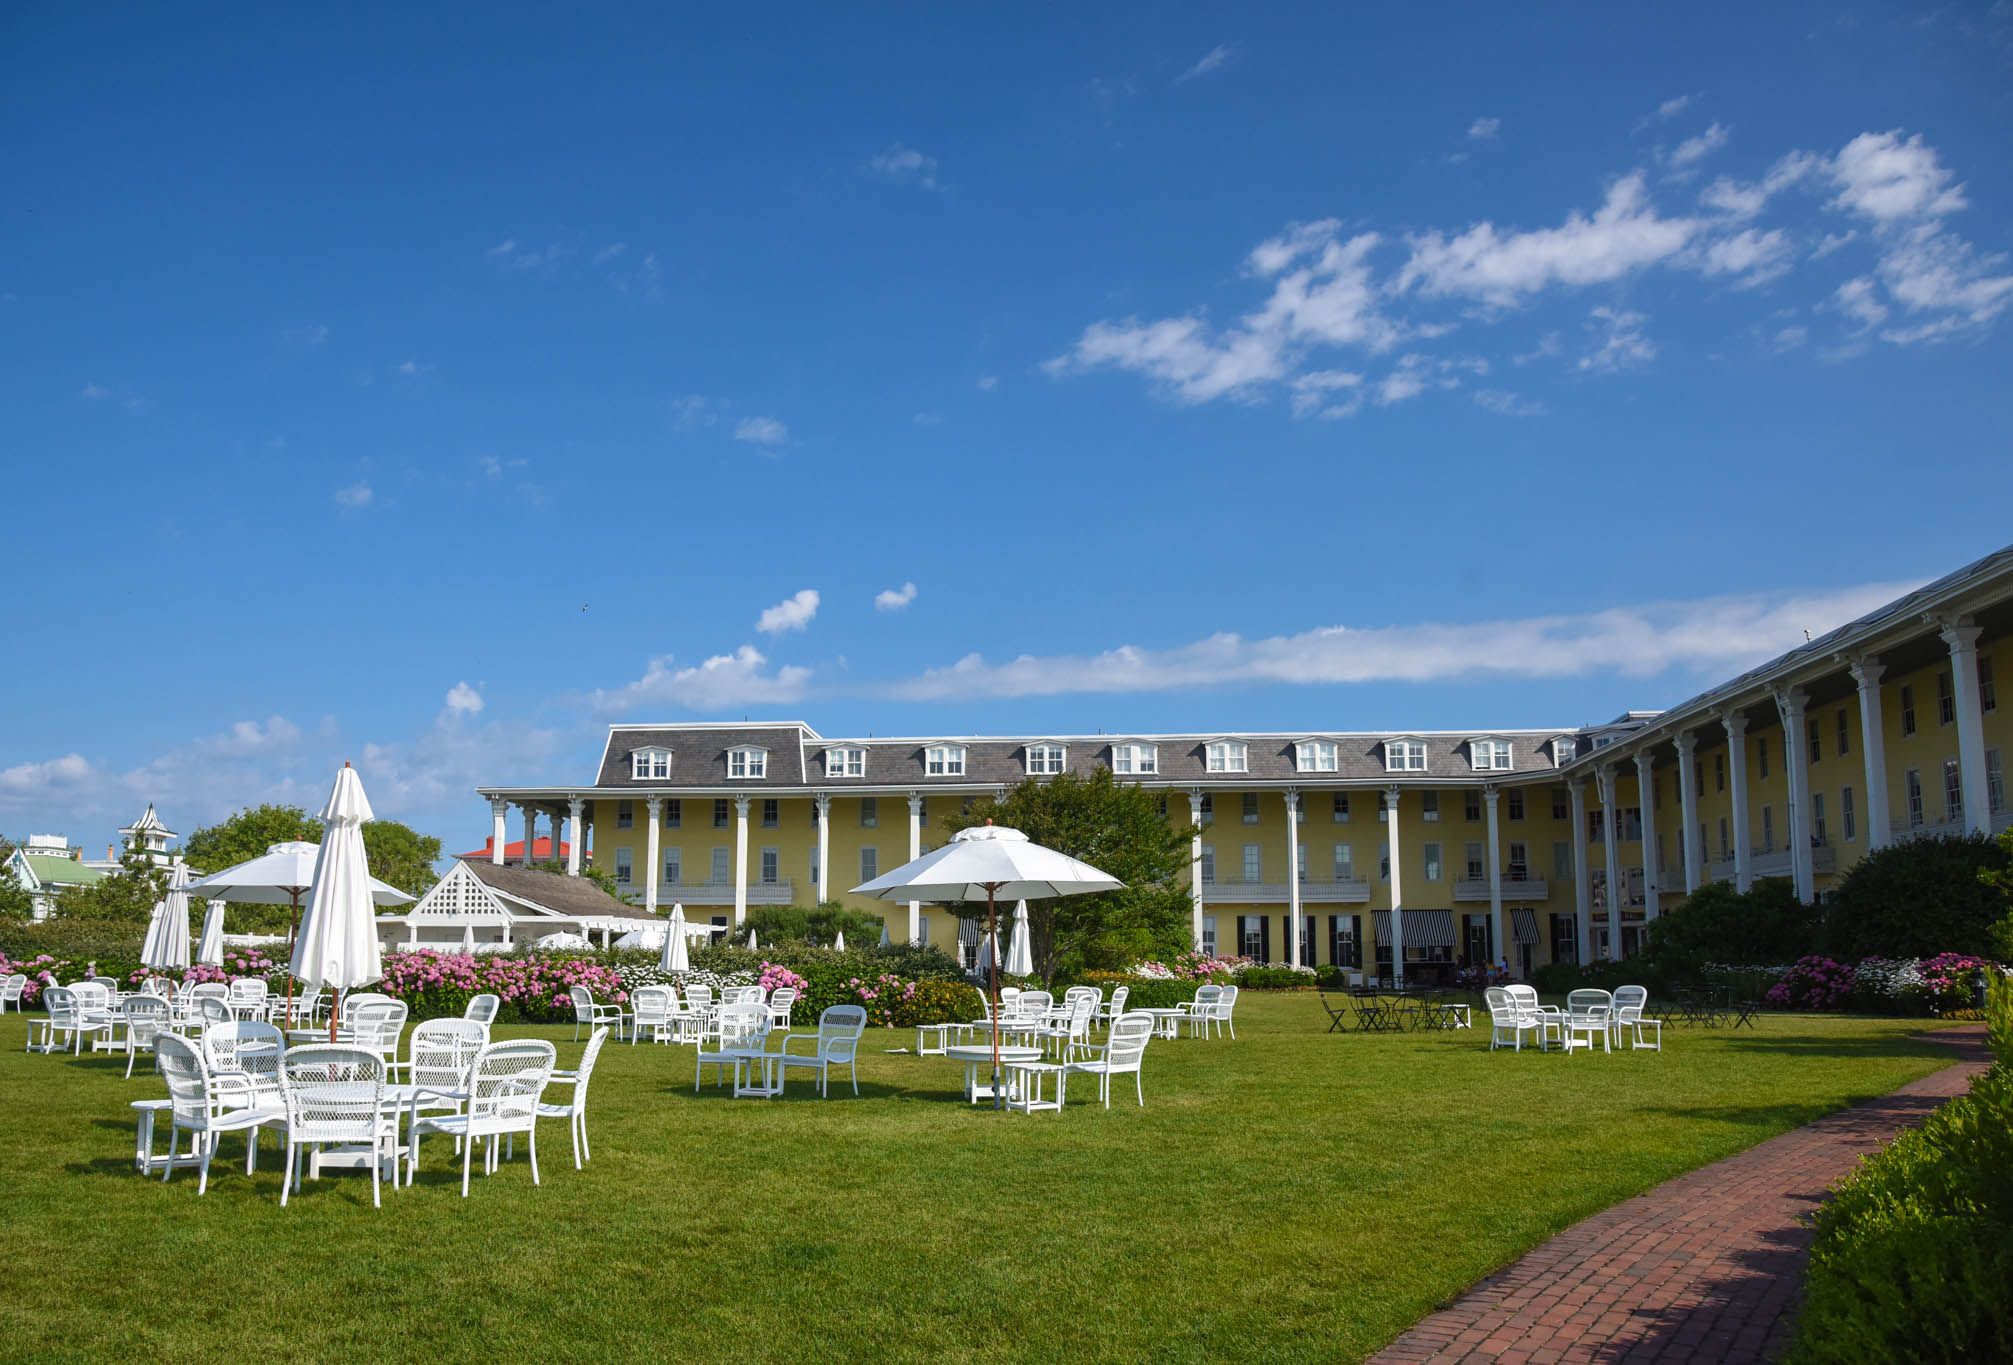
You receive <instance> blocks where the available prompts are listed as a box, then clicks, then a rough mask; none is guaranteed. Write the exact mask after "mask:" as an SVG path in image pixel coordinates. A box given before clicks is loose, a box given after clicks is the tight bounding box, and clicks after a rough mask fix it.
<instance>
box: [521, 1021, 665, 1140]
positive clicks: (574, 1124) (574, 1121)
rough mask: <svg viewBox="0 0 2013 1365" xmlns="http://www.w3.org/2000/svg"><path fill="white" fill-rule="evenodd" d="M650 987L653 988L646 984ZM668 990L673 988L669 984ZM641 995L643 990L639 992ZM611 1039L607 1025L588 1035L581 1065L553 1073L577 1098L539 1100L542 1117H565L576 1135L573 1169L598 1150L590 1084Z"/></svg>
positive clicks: (569, 1129)
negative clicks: (591, 1134)
mask: <svg viewBox="0 0 2013 1365" xmlns="http://www.w3.org/2000/svg"><path fill="white" fill-rule="evenodd" d="M641 989H642V990H648V989H650V988H649V987H647V986H646V987H643V988H641ZM664 989H667V990H668V989H670V988H669V987H665V988H664ZM638 994H641V990H639V991H638ZM607 1041H608V1026H607V1025H606V1024H603V1025H602V1026H601V1027H600V1028H597V1029H595V1030H594V1032H593V1033H591V1034H589V1035H588V1036H587V1050H586V1051H585V1052H583V1053H581V1054H580V1065H579V1066H578V1067H576V1068H574V1069H573V1070H572V1071H555V1072H553V1073H552V1080H551V1082H550V1083H551V1084H552V1085H570V1086H572V1087H573V1098H572V1099H570V1100H568V1101H567V1102H566V1103H565V1104H547V1103H546V1102H545V1101H544V1100H540V1101H539V1102H538V1117H539V1118H542V1119H565V1120H566V1127H567V1131H568V1132H569V1133H571V1134H572V1135H573V1169H574V1170H576V1171H577V1170H579V1169H581V1162H582V1161H592V1160H593V1159H594V1153H593V1152H592V1151H591V1150H589V1148H588V1146H587V1083H588V1082H589V1081H591V1080H593V1079H594V1063H595V1060H596V1059H597V1058H599V1057H600V1056H601V1045H602V1044H603V1043H605V1042H607Z"/></svg>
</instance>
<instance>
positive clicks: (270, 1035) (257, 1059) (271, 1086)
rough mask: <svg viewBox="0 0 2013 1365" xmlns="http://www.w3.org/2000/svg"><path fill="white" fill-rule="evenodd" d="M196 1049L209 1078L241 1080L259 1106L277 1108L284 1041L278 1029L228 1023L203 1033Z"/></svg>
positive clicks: (257, 1023) (256, 1022)
mask: <svg viewBox="0 0 2013 1365" xmlns="http://www.w3.org/2000/svg"><path fill="white" fill-rule="evenodd" d="M199 1046H200V1047H201V1049H202V1053H203V1065H204V1066H206V1067H208V1068H209V1069H210V1074H211V1075H212V1076H221V1075H225V1074H231V1075H238V1076H243V1077H245V1078H246V1079H247V1080H248V1081H250V1082H251V1086H252V1089H253V1090H254V1091H255V1092H257V1095H258V1097H259V1101H260V1102H261V1103H264V1104H267V1105H269V1106H270V1107H273V1108H277V1107H279V1104H280V1097H279V1096H280V1055H281V1054H282V1053H284V1052H285V1051H286V1050H287V1040H286V1038H285V1036H284V1035H282V1034H281V1033H280V1031H279V1030H278V1029H276V1028H274V1027H273V1026H272V1025H271V1024H268V1023H264V1022H262V1021H260V1020H256V1019H227V1020H225V1021H223V1022H221V1023H216V1024H211V1025H210V1026H209V1027H208V1028H206V1029H204V1030H203V1037H202V1042H201V1043H200V1045H199Z"/></svg>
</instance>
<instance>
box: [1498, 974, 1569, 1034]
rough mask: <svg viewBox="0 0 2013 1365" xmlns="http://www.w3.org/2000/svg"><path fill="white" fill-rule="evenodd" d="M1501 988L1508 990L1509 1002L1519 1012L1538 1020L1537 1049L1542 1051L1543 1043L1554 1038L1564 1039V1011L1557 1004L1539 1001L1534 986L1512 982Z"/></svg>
mask: <svg viewBox="0 0 2013 1365" xmlns="http://www.w3.org/2000/svg"><path fill="white" fill-rule="evenodd" d="M1502 989H1503V990H1505V991H1507V992H1509V995H1510V1003H1511V1004H1513V1005H1515V1006H1516V1007H1517V1012H1518V1013H1519V1014H1524V1015H1529V1016H1530V1017H1532V1018H1534V1019H1536V1020H1537V1021H1538V1049H1539V1051H1543V1050H1544V1049H1545V1045H1546V1044H1547V1043H1548V1042H1550V1041H1551V1040H1552V1039H1554V1038H1556V1039H1558V1040H1559V1041H1560V1042H1561V1043H1563V1042H1564V1041H1565V1032H1566V1012H1565V1011H1564V1010H1562V1009H1560V1008H1559V1007H1558V1006H1557V1005H1546V1004H1542V1003H1540V1002H1539V1000H1538V988H1537V987H1536V986H1527V985H1524V984H1523V983H1521V982H1512V983H1511V984H1509V985H1507V986H1504V987H1502Z"/></svg>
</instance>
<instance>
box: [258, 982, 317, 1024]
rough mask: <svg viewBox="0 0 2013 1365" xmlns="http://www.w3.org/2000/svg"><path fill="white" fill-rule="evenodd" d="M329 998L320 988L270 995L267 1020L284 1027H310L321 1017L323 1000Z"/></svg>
mask: <svg viewBox="0 0 2013 1365" xmlns="http://www.w3.org/2000/svg"><path fill="white" fill-rule="evenodd" d="M326 998H327V996H326V994H325V993H324V992H322V991H320V990H313V991H305V992H300V991H297V992H295V993H294V994H293V995H292V996H285V995H269V996H267V997H266V1022H267V1023H269V1024H277V1025H278V1026H279V1027H281V1028H283V1029H289V1028H294V1029H310V1028H313V1027H314V1026H315V1020H316V1019H318V1018H320V1016H321V1012H322V1002H323V1001H324V1000H325V999H326Z"/></svg>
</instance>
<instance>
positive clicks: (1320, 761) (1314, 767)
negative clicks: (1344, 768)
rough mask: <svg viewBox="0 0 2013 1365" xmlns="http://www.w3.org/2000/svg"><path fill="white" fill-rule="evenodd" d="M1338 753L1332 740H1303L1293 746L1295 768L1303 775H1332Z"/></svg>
mask: <svg viewBox="0 0 2013 1365" xmlns="http://www.w3.org/2000/svg"><path fill="white" fill-rule="evenodd" d="M1338 751H1339V749H1338V746H1337V745H1336V743H1335V741H1334V740H1332V739H1303V740H1301V741H1299V742H1298V743H1296V744H1295V745H1294V746H1293V766H1294V768H1295V770H1297V771H1299V772H1303V773H1332V772H1335V771H1337V769H1336V766H1335V765H1336V762H1337V758H1336V755H1337V753H1338Z"/></svg>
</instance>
